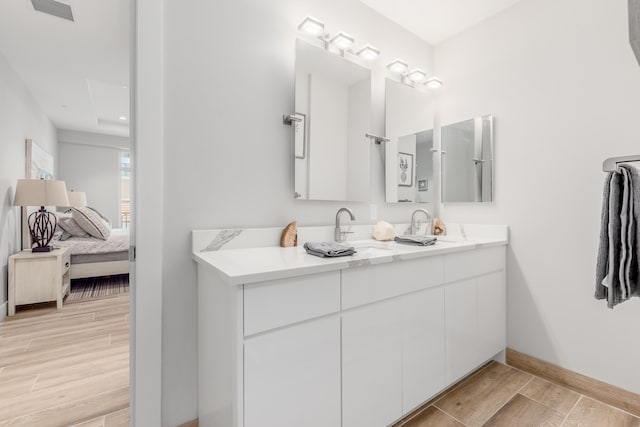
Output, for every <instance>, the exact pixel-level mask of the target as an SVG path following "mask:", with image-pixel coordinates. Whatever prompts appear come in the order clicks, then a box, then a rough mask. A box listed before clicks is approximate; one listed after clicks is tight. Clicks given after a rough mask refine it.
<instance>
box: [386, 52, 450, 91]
mask: <svg viewBox="0 0 640 427" xmlns="http://www.w3.org/2000/svg"><path fill="white" fill-rule="evenodd" d="M387 69H388V70H389V71H392V72H394V73H398V74H400V75H402V82H403V83H406V84H409V85H411V86H413V85H414V84H424V85H425V86H427V87H428V88H429V89H440V88H441V87H442V80H440V79H439V78H437V77H431V78H427V73H425V72H424V71H422V70H421V69H419V68H415V69H413V70H411V71H407V70H408V69H409V64H407V63H406V62H404V61H403V60H401V59H396V60H394V61H393V62H391V63H389V65H387Z"/></svg>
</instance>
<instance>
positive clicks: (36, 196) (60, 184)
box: [13, 179, 69, 252]
mask: <svg viewBox="0 0 640 427" xmlns="http://www.w3.org/2000/svg"><path fill="white" fill-rule="evenodd" d="M13 204H14V206H40V209H39V210H38V211H36V212H33V213H32V214H31V215H29V219H28V223H29V233H30V234H31V241H32V243H31V246H32V248H31V251H32V252H50V251H51V247H50V246H49V242H51V239H52V238H53V233H54V232H55V231H56V226H57V225H58V220H57V219H56V215H55V214H54V213H53V212H47V210H46V209H45V206H69V200H68V198H67V186H66V185H65V183H64V181H53V180H44V179H19V180H18V185H16V196H15V199H14V201H13Z"/></svg>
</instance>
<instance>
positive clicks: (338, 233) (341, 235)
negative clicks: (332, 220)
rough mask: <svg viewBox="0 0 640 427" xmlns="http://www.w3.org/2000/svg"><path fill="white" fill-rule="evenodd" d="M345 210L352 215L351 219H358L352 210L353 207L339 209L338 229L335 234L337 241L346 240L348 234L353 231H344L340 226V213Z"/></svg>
mask: <svg viewBox="0 0 640 427" xmlns="http://www.w3.org/2000/svg"><path fill="white" fill-rule="evenodd" d="M343 212H346V213H348V214H349V216H350V217H351V221H355V220H356V216H355V215H354V214H353V212H351V209H349V208H340V209H338V213H336V230H335V236H334V238H335V241H336V242H344V241H345V240H347V234H349V233H352V231H342V228H341V227H340V215H341V214H342V213H343Z"/></svg>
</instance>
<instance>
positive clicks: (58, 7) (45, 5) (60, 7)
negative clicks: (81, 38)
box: [31, 0, 74, 22]
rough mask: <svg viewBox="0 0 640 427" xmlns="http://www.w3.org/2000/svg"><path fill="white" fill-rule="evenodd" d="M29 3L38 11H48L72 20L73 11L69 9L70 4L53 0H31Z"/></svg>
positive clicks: (50, 13)
mask: <svg viewBox="0 0 640 427" xmlns="http://www.w3.org/2000/svg"><path fill="white" fill-rule="evenodd" d="M31 4H33V8H34V9H35V10H37V11H38V12H44V13H48V14H49V15H53V16H57V17H58V18H62V19H66V20H68V21H71V22H74V21H73V12H72V11H71V6H69V5H68V4H64V3H60V2H59V1H55V0H31Z"/></svg>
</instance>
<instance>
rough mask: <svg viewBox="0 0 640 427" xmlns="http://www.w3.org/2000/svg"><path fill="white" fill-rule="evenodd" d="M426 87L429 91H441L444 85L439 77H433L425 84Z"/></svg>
mask: <svg viewBox="0 0 640 427" xmlns="http://www.w3.org/2000/svg"><path fill="white" fill-rule="evenodd" d="M424 84H425V86H426V87H428V88H429V89H440V88H441V87H442V85H443V83H442V80H440V79H439V78H437V77H431V78H429V79H427V81H426V82H424Z"/></svg>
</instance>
